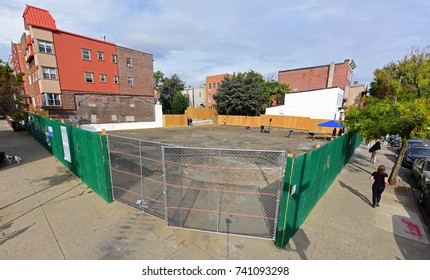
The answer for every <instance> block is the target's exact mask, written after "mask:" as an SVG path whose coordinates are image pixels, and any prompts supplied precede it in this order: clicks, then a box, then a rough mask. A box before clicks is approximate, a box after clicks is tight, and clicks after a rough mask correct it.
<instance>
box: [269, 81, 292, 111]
mask: <svg viewBox="0 0 430 280" xmlns="http://www.w3.org/2000/svg"><path fill="white" fill-rule="evenodd" d="M290 90H291V89H290V86H289V85H286V84H280V83H279V82H278V81H275V80H273V79H268V80H267V81H265V82H264V83H263V95H264V99H265V100H266V105H267V106H268V107H270V106H272V104H273V101H276V104H277V105H280V104H284V99H285V93H287V92H289V91H290Z"/></svg>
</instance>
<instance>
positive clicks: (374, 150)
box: [369, 141, 381, 163]
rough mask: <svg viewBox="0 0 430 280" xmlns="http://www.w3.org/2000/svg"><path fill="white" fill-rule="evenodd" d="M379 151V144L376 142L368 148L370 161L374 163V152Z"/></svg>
mask: <svg viewBox="0 0 430 280" xmlns="http://www.w3.org/2000/svg"><path fill="white" fill-rule="evenodd" d="M380 149H381V142H379V141H376V143H375V144H374V145H373V146H372V147H370V149H369V152H370V153H372V155H371V156H370V161H371V162H373V163H375V162H376V152H377V151H379V150H380Z"/></svg>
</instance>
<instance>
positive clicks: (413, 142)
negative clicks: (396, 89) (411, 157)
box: [408, 139, 425, 148]
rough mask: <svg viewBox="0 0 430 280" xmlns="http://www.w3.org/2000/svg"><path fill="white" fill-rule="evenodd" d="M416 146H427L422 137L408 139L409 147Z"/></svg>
mask: <svg viewBox="0 0 430 280" xmlns="http://www.w3.org/2000/svg"><path fill="white" fill-rule="evenodd" d="M416 146H425V145H424V142H423V141H421V140H420V139H409V140H408V148H410V147H416Z"/></svg>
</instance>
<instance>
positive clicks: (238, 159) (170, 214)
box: [163, 147, 284, 239]
mask: <svg viewBox="0 0 430 280" xmlns="http://www.w3.org/2000/svg"><path fill="white" fill-rule="evenodd" d="M163 151H164V152H163V153H164V157H163V159H164V166H165V170H164V172H165V173H164V174H165V183H166V187H167V188H166V222H167V225H168V226H173V227H181V228H189V229H195V230H202V231H212V232H219V233H227V234H235V235H246V236H253V237H260V238H268V239H274V238H275V231H276V221H277V213H278V201H279V196H280V190H281V187H282V184H283V167H284V153H283V152H279V151H251V150H227V149H200V148H180V147H163Z"/></svg>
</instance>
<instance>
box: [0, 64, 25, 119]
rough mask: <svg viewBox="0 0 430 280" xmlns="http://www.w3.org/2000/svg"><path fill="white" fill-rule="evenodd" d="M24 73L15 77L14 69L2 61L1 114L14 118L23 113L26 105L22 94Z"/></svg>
mask: <svg viewBox="0 0 430 280" xmlns="http://www.w3.org/2000/svg"><path fill="white" fill-rule="evenodd" d="M23 75H24V73H18V74H17V75H14V71H13V69H12V68H11V67H10V66H9V65H8V64H6V63H4V62H3V61H2V60H1V59H0V113H1V114H3V115H9V116H12V115H14V114H15V113H17V112H21V111H22V110H23V109H24V108H25V107H26V104H25V102H24V96H23V94H22V92H23V88H22V83H23V80H22V77H23Z"/></svg>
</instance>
